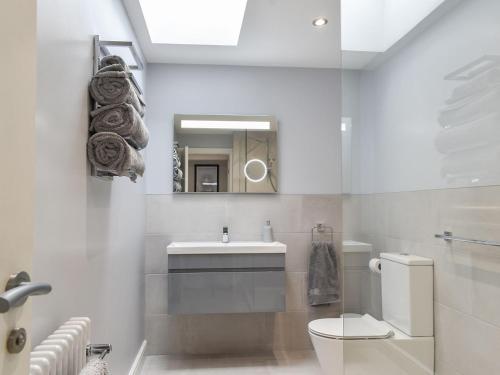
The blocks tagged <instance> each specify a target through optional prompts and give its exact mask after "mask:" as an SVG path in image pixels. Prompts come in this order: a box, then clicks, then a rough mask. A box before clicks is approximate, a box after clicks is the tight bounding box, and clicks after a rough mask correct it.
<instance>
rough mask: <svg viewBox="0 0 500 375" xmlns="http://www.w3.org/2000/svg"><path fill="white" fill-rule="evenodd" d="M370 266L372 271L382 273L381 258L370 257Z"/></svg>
mask: <svg viewBox="0 0 500 375" xmlns="http://www.w3.org/2000/svg"><path fill="white" fill-rule="evenodd" d="M368 267H369V268H370V271H372V272H375V273H380V272H381V271H382V265H381V264H380V259H379V258H373V259H370V263H368Z"/></svg>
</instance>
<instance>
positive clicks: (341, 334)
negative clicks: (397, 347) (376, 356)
mask: <svg viewBox="0 0 500 375" xmlns="http://www.w3.org/2000/svg"><path fill="white" fill-rule="evenodd" d="M309 331H310V332H311V333H313V334H315V335H318V336H322V337H326V338H332V339H341V340H356V339H386V338H389V337H392V336H394V332H393V331H392V330H391V329H390V328H389V327H388V326H387V324H385V323H384V322H380V321H378V320H376V319H375V318H373V317H372V316H370V315H368V314H365V315H363V316H361V317H358V318H333V319H318V320H314V321H312V322H310V323H309Z"/></svg>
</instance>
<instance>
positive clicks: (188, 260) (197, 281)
mask: <svg viewBox="0 0 500 375" xmlns="http://www.w3.org/2000/svg"><path fill="white" fill-rule="evenodd" d="M167 252H168V313H169V314H216V313H217V314H220V313H251V312H279V311H285V296H286V293H285V253H286V245H284V244H282V243H279V242H272V243H264V242H231V243H226V244H223V243H217V242H173V243H171V244H170V245H169V246H168V247H167Z"/></svg>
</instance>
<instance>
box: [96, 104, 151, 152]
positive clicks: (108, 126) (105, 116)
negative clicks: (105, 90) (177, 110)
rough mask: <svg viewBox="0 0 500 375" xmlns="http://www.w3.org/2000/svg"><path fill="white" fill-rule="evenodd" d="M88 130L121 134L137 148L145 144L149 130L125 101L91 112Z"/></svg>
mask: <svg viewBox="0 0 500 375" xmlns="http://www.w3.org/2000/svg"><path fill="white" fill-rule="evenodd" d="M91 116H92V117H93V119H92V122H91V124H90V130H91V131H93V132H96V133H101V132H113V133H116V134H118V135H121V136H122V137H123V138H124V139H125V140H126V141H127V142H128V143H129V144H130V145H131V146H133V147H135V148H136V149H138V150H141V149H143V148H144V147H146V146H147V144H148V140H149V132H148V129H147V128H146V125H144V122H143V121H142V118H141V116H140V115H139V113H138V112H137V111H136V110H135V108H134V107H133V106H132V105H130V104H127V103H122V104H112V105H107V106H105V107H101V108H99V109H97V110H95V111H93V112H91Z"/></svg>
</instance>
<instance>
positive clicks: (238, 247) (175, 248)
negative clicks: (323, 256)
mask: <svg viewBox="0 0 500 375" xmlns="http://www.w3.org/2000/svg"><path fill="white" fill-rule="evenodd" d="M167 253H168V254H173V255H183V254H285V253H286V245H285V244H283V243H281V242H260V241H255V242H252V241H241V242H238V241H234V242H229V243H222V242H172V243H171V244H170V245H168V246H167Z"/></svg>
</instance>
